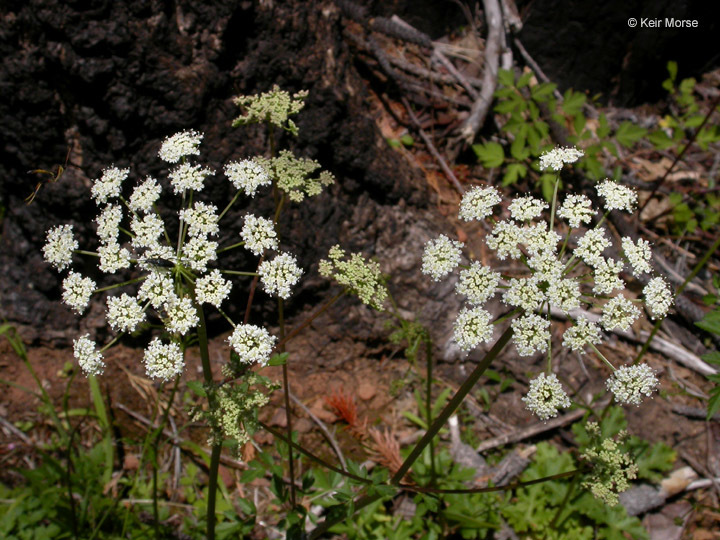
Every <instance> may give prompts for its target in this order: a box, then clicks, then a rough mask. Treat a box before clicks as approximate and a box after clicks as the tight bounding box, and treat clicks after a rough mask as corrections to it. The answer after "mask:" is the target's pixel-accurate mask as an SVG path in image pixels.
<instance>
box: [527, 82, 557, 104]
mask: <svg viewBox="0 0 720 540" xmlns="http://www.w3.org/2000/svg"><path fill="white" fill-rule="evenodd" d="M556 88H557V84H555V83H541V84H538V85H537V86H533V87H532V88H531V89H530V95H531V97H532V98H533V99H534V100H535V101H540V102H543V101H547V100H548V99H550V98H551V97H552V94H553V92H554V91H555V89H556Z"/></svg>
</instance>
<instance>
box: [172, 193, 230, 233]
mask: <svg viewBox="0 0 720 540" xmlns="http://www.w3.org/2000/svg"><path fill="white" fill-rule="evenodd" d="M179 215H180V219H182V220H183V221H184V222H185V223H186V224H187V226H188V234H189V235H190V236H215V235H216V234H217V233H218V232H220V227H219V226H218V221H219V216H218V214H217V206H215V205H214V204H206V203H204V202H201V201H198V202H196V203H195V205H194V206H193V207H192V208H187V209H183V210H180V212H179Z"/></svg>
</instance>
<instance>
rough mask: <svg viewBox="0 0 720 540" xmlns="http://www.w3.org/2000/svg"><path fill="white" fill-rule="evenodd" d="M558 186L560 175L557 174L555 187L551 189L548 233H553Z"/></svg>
mask: <svg viewBox="0 0 720 540" xmlns="http://www.w3.org/2000/svg"><path fill="white" fill-rule="evenodd" d="M559 185H560V174H558V175H557V178H555V187H554V188H553V198H552V204H551V206H550V232H552V231H553V227H554V226H555V208H556V207H557V193H558V186H559Z"/></svg>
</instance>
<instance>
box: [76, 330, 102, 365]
mask: <svg viewBox="0 0 720 540" xmlns="http://www.w3.org/2000/svg"><path fill="white" fill-rule="evenodd" d="M73 355H74V356H75V359H76V360H77V361H78V364H79V365H80V368H81V369H82V370H83V373H85V375H101V374H102V372H103V371H104V370H105V362H104V361H103V357H102V354H100V352H99V351H98V350H97V345H96V344H95V342H94V341H92V340H91V339H90V335H89V334H85V335H84V336H82V337H80V338H78V339H76V340H73Z"/></svg>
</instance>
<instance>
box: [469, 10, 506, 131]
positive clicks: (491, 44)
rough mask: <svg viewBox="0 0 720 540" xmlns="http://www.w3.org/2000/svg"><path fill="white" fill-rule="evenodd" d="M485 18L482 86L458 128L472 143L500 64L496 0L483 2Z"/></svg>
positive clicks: (500, 21) (500, 28)
mask: <svg viewBox="0 0 720 540" xmlns="http://www.w3.org/2000/svg"><path fill="white" fill-rule="evenodd" d="M483 6H484V8H485V18H486V20H487V24H488V29H489V30H488V37H487V40H486V41H485V63H484V65H483V85H482V89H481V90H480V96H479V97H478V99H477V100H475V103H474V104H473V106H472V109H470V115H469V116H468V117H467V119H466V120H465V122H464V124H463V126H462V127H461V128H460V137H461V138H462V139H463V140H464V141H465V142H466V143H467V144H470V143H472V141H473V139H474V138H475V135H476V134H477V132H478V131H479V130H480V127H481V126H482V124H483V122H484V121H485V117H486V116H487V113H488V111H489V110H490V104H491V103H492V99H493V94H495V87H496V86H497V76H498V66H499V63H500V46H501V41H502V35H501V34H502V31H503V18H502V13H501V12H500V4H499V3H498V0H483Z"/></svg>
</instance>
